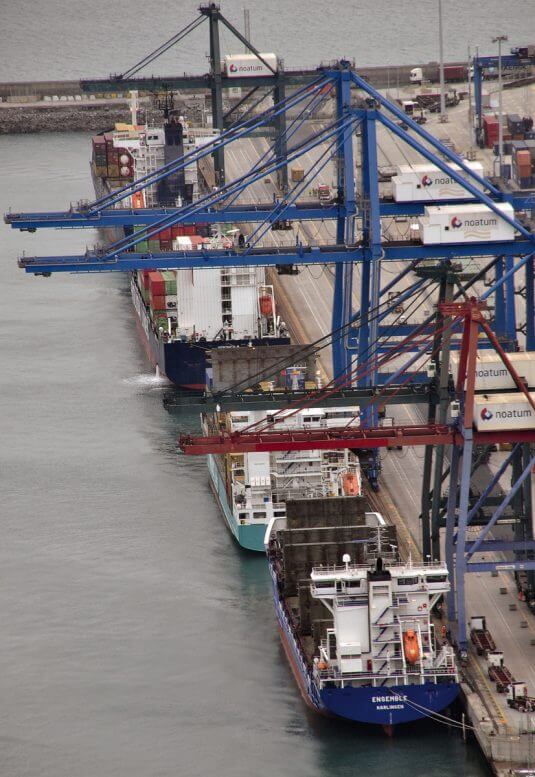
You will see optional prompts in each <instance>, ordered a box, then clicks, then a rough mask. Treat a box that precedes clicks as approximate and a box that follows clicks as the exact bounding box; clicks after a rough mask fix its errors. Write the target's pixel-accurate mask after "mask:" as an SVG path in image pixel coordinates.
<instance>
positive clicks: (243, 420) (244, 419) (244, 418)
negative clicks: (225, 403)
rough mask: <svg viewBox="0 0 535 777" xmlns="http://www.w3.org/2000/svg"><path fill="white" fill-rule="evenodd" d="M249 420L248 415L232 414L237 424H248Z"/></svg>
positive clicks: (233, 420)
mask: <svg viewBox="0 0 535 777" xmlns="http://www.w3.org/2000/svg"><path fill="white" fill-rule="evenodd" d="M248 420H249V416H248V415H235V416H232V422H233V423H235V424H246V423H247V421H248Z"/></svg>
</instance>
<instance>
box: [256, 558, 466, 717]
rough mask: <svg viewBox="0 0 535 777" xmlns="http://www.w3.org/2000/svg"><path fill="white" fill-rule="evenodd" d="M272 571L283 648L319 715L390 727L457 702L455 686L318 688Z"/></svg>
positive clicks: (425, 715) (456, 684)
mask: <svg viewBox="0 0 535 777" xmlns="http://www.w3.org/2000/svg"><path fill="white" fill-rule="evenodd" d="M270 571H271V575H272V582H273V595H274V603H275V612H276V615H277V621H278V627H279V633H280V637H281V641H282V645H283V647H284V651H285V653H286V657H287V659H288V663H289V664H290V668H291V670H292V673H293V675H294V677H295V680H296V683H297V685H298V687H299V690H300V691H301V695H302V696H303V699H304V700H305V702H306V704H307V705H308V706H309V707H311V708H312V709H314V710H315V711H316V712H319V713H322V714H324V715H330V716H334V717H339V718H344V719H345V720H351V721H354V722H355V723H363V724H369V725H378V726H386V727H390V726H395V725H399V724H401V723H411V722H414V721H417V720H421V719H422V718H427V717H429V716H430V714H431V713H433V712H435V713H436V712H440V710H443V709H445V708H446V707H448V706H449V705H450V704H452V703H453V702H454V701H455V699H456V698H457V696H458V695H459V690H460V689H459V684H458V683H456V682H451V683H450V682H445V683H439V684H435V683H424V684H423V685H397V686H391V687H385V686H379V687H375V688H373V687H360V688H354V687H352V686H347V687H345V688H335V687H333V688H322V689H320V688H318V686H317V684H316V681H315V679H314V677H313V675H312V672H311V670H310V667H309V666H308V665H307V662H306V660H305V657H304V654H303V651H302V649H301V648H300V646H299V642H298V639H297V638H296V635H295V634H294V632H293V629H292V626H291V623H290V620H289V618H288V615H287V613H286V612H285V609H284V606H283V603H282V601H281V599H280V597H279V594H278V588H277V582H276V576H275V573H274V571H273V570H272V569H270Z"/></svg>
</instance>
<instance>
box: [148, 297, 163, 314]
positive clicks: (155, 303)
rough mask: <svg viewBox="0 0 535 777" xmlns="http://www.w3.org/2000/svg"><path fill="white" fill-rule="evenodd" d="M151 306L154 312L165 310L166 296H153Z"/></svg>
mask: <svg viewBox="0 0 535 777" xmlns="http://www.w3.org/2000/svg"><path fill="white" fill-rule="evenodd" d="M150 306H151V308H152V309H153V310H165V296H158V297H155V296H154V295H152V294H151V298H150Z"/></svg>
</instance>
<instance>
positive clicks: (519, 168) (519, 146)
mask: <svg viewBox="0 0 535 777" xmlns="http://www.w3.org/2000/svg"><path fill="white" fill-rule="evenodd" d="M511 152H512V174H513V179H514V181H516V183H517V184H518V186H519V187H520V188H521V189H529V188H531V187H532V186H533V185H535V140H516V141H513V143H512V149H511Z"/></svg>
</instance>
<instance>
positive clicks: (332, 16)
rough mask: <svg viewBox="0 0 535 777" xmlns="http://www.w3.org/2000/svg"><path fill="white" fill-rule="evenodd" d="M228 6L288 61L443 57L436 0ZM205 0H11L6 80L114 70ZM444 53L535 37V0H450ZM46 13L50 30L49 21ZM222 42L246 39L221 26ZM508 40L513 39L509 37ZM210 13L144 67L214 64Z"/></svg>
mask: <svg viewBox="0 0 535 777" xmlns="http://www.w3.org/2000/svg"><path fill="white" fill-rule="evenodd" d="M218 4H219V5H220V6H221V10H222V11H223V13H224V14H225V15H226V16H227V17H228V19H229V20H230V21H231V23H232V24H234V25H235V26H236V27H238V28H239V29H240V30H242V31H243V9H244V7H245V8H248V9H249V11H250V18H251V38H252V42H253V43H254V44H255V46H257V47H258V49H259V50H260V51H275V52H277V53H278V54H279V55H280V56H281V57H283V58H284V63H285V67H286V69H287V70H290V69H293V68H299V67H317V65H318V64H319V62H318V59H321V60H323V61H328V60H332V59H339V58H340V57H349V58H352V59H353V58H354V59H355V61H356V63H357V65H361V66H362V65H401V64H411V63H412V64H414V63H418V62H433V61H434V62H436V61H437V60H438V10H437V9H438V2H437V0H398V1H397V2H396V3H395V5H394V4H393V3H392V2H391V0H337V2H334V3H332V4H331V5H330V6H329V23H328V24H325V8H326V3H325V0H294V2H287V0H270V2H267V3H266V2H264V0H220V2H219V3H218ZM199 5H200V3H199V0H181V1H180V2H179V3H177V2H176V0H161V1H160V2H159V3H151V4H150V7H149V6H148V4H147V2H146V0H120V2H116V3H112V2H110V0H91V2H89V3H77V4H76V17H75V18H73V14H72V8H73V6H72V3H71V2H69V1H68V0H25V2H24V3H23V4H22V5H21V4H20V3H2V25H1V28H0V41H1V43H2V51H3V52H4V57H3V60H4V61H3V62H2V67H1V69H0V81H11V80H13V81H23V80H32V79H35V80H44V79H49V78H50V79H56V78H57V79H65V78H67V79H69V78H77V77H81V78H89V77H96V76H98V77H101V78H107V77H108V75H109V74H110V73H123V72H125V70H126V69H127V68H128V67H130V66H132V65H134V64H135V63H136V62H138V61H139V60H140V59H141V58H142V57H144V56H145V54H148V53H149V52H151V51H153V50H154V49H156V48H157V47H158V46H160V44H161V43H162V42H163V41H165V40H167V39H168V38H169V37H170V36H171V35H172V34H174V33H175V32H178V31H179V30H181V29H183V28H184V27H186V25H187V24H189V23H190V22H191V21H192V20H193V19H195V18H196V17H197V16H198V7H199ZM442 5H443V18H444V57H445V60H446V61H456V60H461V61H462V60H466V58H467V51H468V46H470V47H471V48H472V53H474V52H475V49H476V47H477V46H479V49H480V51H481V53H482V54H492V53H497V46H496V44H493V43H492V38H494V37H496V36H497V35H502V34H507V35H508V36H509V41H510V45H511V46H514V45H522V44H527V43H533V42H534V41H535V14H534V13H533V0H507V2H503V0H486V2H485V3H484V5H482V4H481V3H480V2H479V1H478V0H448V2H447V3H446V2H445V3H443V4H442ZM43 22H44V24H45V25H46V31H45V32H44V31H43ZM221 38H222V49H223V51H226V52H227V53H235V54H238V53H240V52H241V51H242V48H243V47H242V45H241V43H239V42H238V41H237V40H236V39H235V38H234V37H233V36H232V34H231V33H230V32H229V31H228V30H226V28H224V27H222V29H221ZM506 45H509V44H506ZM207 53H208V30H207V27H206V22H204V23H203V24H202V25H201V26H200V28H198V29H197V30H195V31H194V32H193V33H192V34H191V35H190V36H188V37H187V38H185V39H184V40H183V41H182V42H181V43H180V44H179V46H177V47H174V48H172V49H170V51H169V52H167V53H166V54H165V55H164V56H163V57H161V59H159V60H158V61H157V62H154V63H153V64H151V65H150V66H149V67H148V68H147V69H146V71H143V72H142V75H151V74H152V73H157V74H170V73H182V72H187V73H204V72H206V71H207V69H208V63H207V59H206V55H207Z"/></svg>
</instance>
